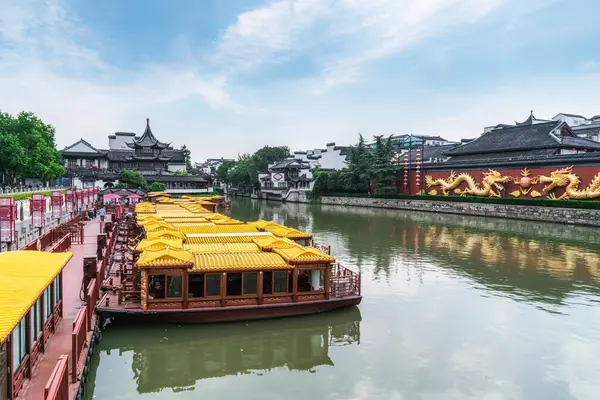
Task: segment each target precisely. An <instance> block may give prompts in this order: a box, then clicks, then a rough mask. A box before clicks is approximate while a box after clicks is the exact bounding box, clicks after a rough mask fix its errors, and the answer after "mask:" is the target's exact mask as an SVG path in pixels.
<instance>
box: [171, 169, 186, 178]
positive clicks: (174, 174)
mask: <svg viewBox="0 0 600 400" xmlns="http://www.w3.org/2000/svg"><path fill="white" fill-rule="evenodd" d="M173 176H190V173H189V172H187V171H186V170H185V169H180V170H179V171H175V172H174V173H173Z"/></svg>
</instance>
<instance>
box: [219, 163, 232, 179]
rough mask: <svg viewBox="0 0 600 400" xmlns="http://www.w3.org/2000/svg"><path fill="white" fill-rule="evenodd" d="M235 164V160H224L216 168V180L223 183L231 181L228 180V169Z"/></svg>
mask: <svg viewBox="0 0 600 400" xmlns="http://www.w3.org/2000/svg"><path fill="white" fill-rule="evenodd" d="M234 166H235V161H231V160H226V161H223V162H222V163H221V165H219V168H217V180H218V181H219V182H223V183H231V181H230V180H229V170H230V169H232V168H233V167H234Z"/></svg>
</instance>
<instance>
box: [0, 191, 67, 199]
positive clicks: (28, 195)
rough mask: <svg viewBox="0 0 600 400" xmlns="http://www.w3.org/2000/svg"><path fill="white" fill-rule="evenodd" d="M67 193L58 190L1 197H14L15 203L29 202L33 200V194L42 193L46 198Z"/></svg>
mask: <svg viewBox="0 0 600 400" xmlns="http://www.w3.org/2000/svg"><path fill="white" fill-rule="evenodd" d="M56 191H59V192H62V193H64V192H65V189H57V190H46V191H43V192H29V193H17V194H13V195H8V194H7V195H0V197H13V198H14V199H15V201H20V200H27V199H30V198H31V195H32V194H40V193H42V194H43V195H44V196H46V197H50V196H51V195H52V192H56Z"/></svg>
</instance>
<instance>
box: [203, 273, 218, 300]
mask: <svg viewBox="0 0 600 400" xmlns="http://www.w3.org/2000/svg"><path fill="white" fill-rule="evenodd" d="M205 279H206V295H207V296H220V295H221V274H206V278H205Z"/></svg>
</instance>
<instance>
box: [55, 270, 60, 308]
mask: <svg viewBox="0 0 600 400" xmlns="http://www.w3.org/2000/svg"><path fill="white" fill-rule="evenodd" d="M60 299H61V293H60V275H58V276H57V277H56V278H54V305H57V304H58V302H59V301H60Z"/></svg>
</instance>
